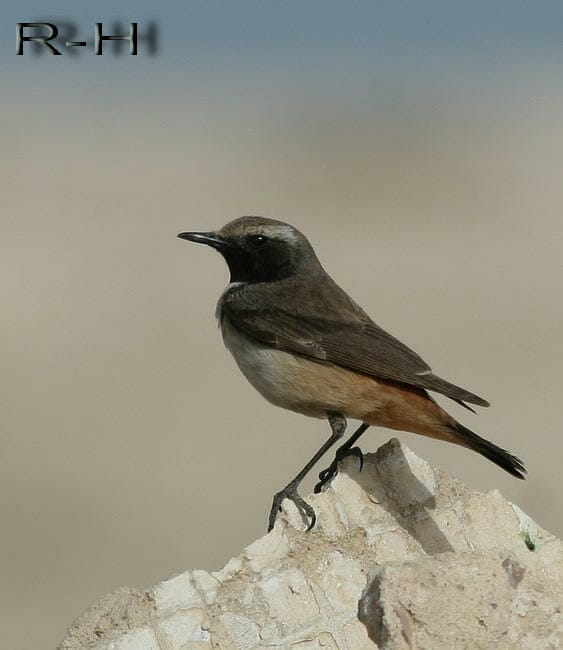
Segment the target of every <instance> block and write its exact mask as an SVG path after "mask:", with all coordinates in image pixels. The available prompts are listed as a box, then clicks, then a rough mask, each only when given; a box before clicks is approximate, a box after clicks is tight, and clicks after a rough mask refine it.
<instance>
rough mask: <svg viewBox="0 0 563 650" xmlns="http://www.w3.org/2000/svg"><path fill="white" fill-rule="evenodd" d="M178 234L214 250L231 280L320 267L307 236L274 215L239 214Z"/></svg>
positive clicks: (253, 279)
mask: <svg viewBox="0 0 563 650" xmlns="http://www.w3.org/2000/svg"><path fill="white" fill-rule="evenodd" d="M178 237H180V238H181V239H187V240H189V241H193V242H197V243H200V244H207V245H208V246H211V247H212V248H215V249H216V250H218V251H219V252H220V253H221V255H222V256H223V257H224V258H225V260H226V262H227V264H228V266H229V270H230V272H231V282H274V281H276V280H281V279H283V278H287V277H290V276H292V275H295V274H297V273H309V272H312V271H313V270H315V269H317V268H319V267H320V264H319V262H318V260H317V257H316V255H315V252H314V251H313V248H312V246H311V244H310V243H309V241H308V240H307V238H306V237H305V236H304V235H303V234H301V233H300V232H299V230H297V229H296V228H294V227H293V226H290V225H289V224H287V223H284V222H283V221H276V220H275V219H266V218H265V217H240V218H239V219H235V220H234V221H230V222H229V223H228V224H226V225H225V226H223V227H222V228H221V229H220V230H217V231H214V232H182V233H180V234H179V235H178Z"/></svg>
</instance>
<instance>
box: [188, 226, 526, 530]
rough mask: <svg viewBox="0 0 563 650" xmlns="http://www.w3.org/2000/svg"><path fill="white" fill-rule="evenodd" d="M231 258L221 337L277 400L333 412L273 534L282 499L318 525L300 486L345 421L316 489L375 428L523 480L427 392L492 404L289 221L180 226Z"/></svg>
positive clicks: (220, 308) (303, 409)
mask: <svg viewBox="0 0 563 650" xmlns="http://www.w3.org/2000/svg"><path fill="white" fill-rule="evenodd" d="M178 237H181V238H182V239H188V240H190V241H193V242H198V243H201V244H207V245H208V246H211V247H212V248H215V249H216V250H218V251H219V252H220V253H221V255H223V257H224V258H225V260H226V262H227V264H228V266H229V270H230V274H231V278H230V284H229V285H228V286H227V288H226V289H225V291H224V292H223V294H222V295H221V298H220V299H219V303H218V304H217V312H216V313H217V318H218V320H219V324H220V327H221V332H222V334H223V341H224V342H225V345H226V346H227V348H228V349H229V350H230V351H231V353H232V355H233V357H234V358H235V361H236V363H237V365H238V367H239V368H240V369H241V371H242V373H243V374H244V376H245V377H246V378H247V379H248V381H249V382H250V383H251V384H252V385H253V386H254V388H256V390H257V391H258V392H259V393H261V395H263V396H264V397H265V398H266V399H267V400H268V401H269V402H271V403H272V404H275V405H276V406H281V407H283V408H286V409H289V410H291V411H296V412H297V413H302V414H303V415H308V416H311V417H316V418H326V419H327V420H328V421H329V423H330V427H331V431H332V433H331V436H330V438H329V439H328V440H327V441H326V442H325V444H324V445H323V446H322V447H321V448H320V449H319V450H318V452H317V453H316V454H315V455H314V456H313V458H311V460H310V461H309V462H308V463H307V464H306V465H305V467H304V468H303V469H302V470H301V471H300V472H299V473H298V474H297V476H296V477H295V478H294V479H293V480H292V481H290V482H289V483H288V485H286V487H285V488H284V489H283V490H281V491H280V492H278V493H277V494H276V495H275V496H274V500H273V504H272V509H271V511H270V517H269V525H268V530H271V529H272V528H273V526H274V523H275V520H276V516H277V513H278V512H279V509H280V507H281V504H282V501H283V499H284V498H288V499H291V500H292V501H293V502H294V503H295V505H296V506H297V508H298V509H299V511H300V512H301V513H302V515H304V516H306V517H307V518H308V520H309V528H312V526H313V525H314V523H315V511H314V510H313V508H312V506H311V505H310V504H309V503H307V502H306V501H305V500H304V499H303V498H302V497H301V496H300V495H299V494H298V492H297V488H298V486H299V484H300V483H301V481H302V480H303V478H304V476H305V475H306V474H307V472H308V471H309V470H310V469H311V468H312V467H313V465H314V464H315V463H316V462H317V461H318V460H319V459H320V458H321V456H323V455H324V454H325V453H326V452H327V451H328V449H330V447H332V446H333V445H334V444H335V443H336V442H337V441H338V440H340V438H342V436H343V435H344V432H345V430H346V418H353V419H355V420H360V421H361V422H362V424H361V426H360V427H359V428H358V429H357V431H356V432H355V433H354V434H353V435H352V436H351V437H350V438H349V439H348V440H347V441H346V442H345V443H344V444H343V445H342V446H341V447H340V448H339V449H338V451H337V452H336V457H335V459H334V461H333V462H332V464H331V465H330V466H329V467H328V468H327V469H326V470H324V471H323V472H321V473H320V474H319V478H320V479H321V480H320V481H319V483H317V485H316V486H315V492H318V491H319V490H320V489H321V487H322V486H323V485H324V484H325V483H327V482H328V481H329V480H330V479H331V478H332V477H333V476H334V475H335V474H336V471H337V462H338V460H340V459H341V458H343V457H344V456H346V455H347V454H351V453H352V454H356V455H358V456H359V457H360V461H361V458H362V456H361V451H360V450H359V449H358V448H356V447H353V445H354V443H355V442H356V441H357V440H358V438H359V437H360V436H361V435H362V433H363V432H364V431H365V430H366V429H367V428H368V426H369V425H375V426H380V427H387V428H389V429H398V430H400V431H412V432H414V433H419V434H421V435H423V436H429V437H431V438H438V439H439V440H445V441H447V442H453V443H455V444H457V445H461V446H463V447H468V448H470V449H473V450H475V451H477V452H478V453H480V454H482V455H483V456H485V457H486V458H488V459H489V460H491V461H493V463H496V464H497V465H499V466H500V467H502V468H503V469H505V470H506V471H507V472H509V473H510V474H512V475H513V476H516V477H517V478H524V473H525V472H526V470H525V468H524V465H523V464H522V461H521V460H519V459H518V458H516V456H513V455H512V454H510V453H508V452H507V451H505V450H504V449H501V448H500V447H497V446H496V445H495V444H493V443H492V442H489V441H488V440H485V439H484V438H481V437H480V436H478V435H477V434H476V433H473V432H472V431H470V430H469V429H467V428H466V427H464V426H463V425H462V424H460V423H459V422H457V421H456V420H454V418H453V417H452V416H450V415H448V413H446V412H445V411H444V410H443V409H442V408H441V407H440V406H439V405H438V404H437V403H436V402H435V401H434V400H433V399H432V397H431V396H430V395H429V394H428V392H427V391H429V390H430V391H435V392H437V393H441V394H442V395H446V396H447V397H449V398H451V399H452V400H454V401H455V402H457V403H458V404H461V405H462V406H465V407H466V408H468V409H469V410H472V409H471V408H470V407H469V406H467V404H466V402H468V403H469V404H477V405H478V406H489V403H488V402H487V401H486V400H484V399H483V398H482V397H478V396H477V395H474V394H473V393H470V392H469V391H467V390H464V389H463V388H460V387H459V386H455V385H454V384H451V383H450V382H448V381H445V380H444V379H441V378H440V377H438V376H436V375H435V374H434V373H433V372H432V370H431V369H430V366H428V365H427V364H426V363H425V362H424V361H423V360H422V359H421V358H420V357H419V356H418V355H417V354H416V353H415V352H413V351H412V350H410V349H409V348H408V347H407V346H406V345H404V344H403V343H401V342H400V341H398V340H397V339H396V338H394V337H393V336H391V335H390V334H387V332H385V331H384V330H382V329H381V328H380V327H379V326H378V325H376V324H375V323H374V322H373V321H372V320H371V318H370V317H369V316H368V315H367V314H366V313H365V312H364V311H363V309H362V308H361V307H359V306H358V305H357V304H356V303H355V302H354V301H353V300H352V299H351V298H350V297H349V296H348V294H347V293H346V292H345V291H343V290H342V289H341V288H340V287H339V286H338V285H337V284H336V283H335V282H334V281H333V280H332V278H331V277H330V276H329V275H328V274H327V273H326V271H325V270H324V269H323V267H322V266H321V263H320V262H319V260H318V259H317V256H316V255H315V251H314V250H313V248H312V246H311V244H310V243H309V241H308V240H307V238H306V237H305V236H304V235H302V234H301V233H300V232H299V231H298V230H297V229H296V228H293V226H290V225H289V224H287V223H283V222H282V221H275V220H273V219H265V218H263V217H242V218H240V219H235V220H234V221H231V222H230V223H228V224H227V225H226V226H224V227H223V228H221V229H220V230H218V231H216V232H183V233H180V234H179V235H178Z"/></svg>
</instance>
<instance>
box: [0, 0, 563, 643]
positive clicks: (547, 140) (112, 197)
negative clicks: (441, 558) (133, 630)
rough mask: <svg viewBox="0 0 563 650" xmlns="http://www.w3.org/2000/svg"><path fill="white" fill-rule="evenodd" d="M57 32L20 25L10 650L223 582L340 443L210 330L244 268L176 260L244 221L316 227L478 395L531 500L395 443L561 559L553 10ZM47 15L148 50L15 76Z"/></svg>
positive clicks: (9, 43) (199, 253)
mask: <svg viewBox="0 0 563 650" xmlns="http://www.w3.org/2000/svg"><path fill="white" fill-rule="evenodd" d="M53 8H54V9H56V13H55V14H46V13H45V7H44V6H43V4H42V3H40V2H38V1H36V2H28V1H23V2H18V3H16V2H15V0H7V1H6V2H4V3H3V5H2V9H1V12H2V21H1V28H0V46H1V53H2V56H1V57H0V66H1V74H2V82H3V83H2V86H3V92H2V95H3V97H2V109H1V110H2V120H1V122H0V137H1V143H2V154H3V155H2V157H1V160H0V165H1V177H2V181H1V187H2V210H1V217H0V219H1V235H2V236H1V238H0V292H1V302H2V319H1V323H0V332H1V338H0V346H1V359H2V368H3V372H2V374H1V375H0V382H1V385H0V395H1V398H0V399H1V402H2V425H1V428H2V433H1V445H2V459H1V461H0V514H1V521H2V536H1V553H0V573H1V575H2V594H1V598H2V601H3V602H2V603H1V607H0V611H1V612H2V614H1V615H0V616H1V617H2V619H3V620H2V621H1V627H2V640H3V645H4V646H5V647H7V648H8V647H9V648H11V650H20V649H21V650H24V649H25V650H28V649H30V648H48V647H49V648H52V647H54V646H55V645H56V643H57V642H58V641H59V640H60V639H61V638H62V636H63V635H64V632H65V629H66V627H67V625H68V624H69V623H70V622H71V621H72V619H73V618H74V617H75V616H77V615H78V614H80V613H81V612H82V611H83V610H84V609H85V608H86V607H88V606H89V605H90V604H92V603H93V601H94V600H95V599H97V598H98V597H100V596H102V595H103V594H105V593H106V592H108V591H110V590H112V589H115V588H117V587H118V586H120V585H124V584H127V585H135V586H140V587H141V586H146V585H150V584H152V583H155V582H157V581H159V580H161V579H164V578H165V577H167V576H169V575H171V574H174V573H177V572H181V571H183V570H185V569H187V568H189V567H197V568H204V569H210V570H211V569H218V568H220V567H221V566H222V565H223V564H224V563H225V562H226V560H228V559H229V558H230V557H231V556H233V555H236V554H238V553H239V551H240V549H241V548H242V547H243V546H244V545H246V544H248V543H249V542H251V541H252V540H254V539H255V538H257V537H258V536H260V535H262V534H263V533H264V532H265V529H266V519H267V514H268V511H269V508H270V504H271V498H272V495H273V493H274V492H276V491H277V490H279V489H280V488H281V487H282V486H283V485H285V483H286V482H287V480H288V479H289V478H291V477H292V476H293V475H294V474H295V472H296V470H298V469H299V468H301V466H302V465H303V464H304V461H305V460H306V459H308V458H309V457H310V456H311V455H312V453H313V452H314V451H315V450H316V449H317V448H318V447H319V446H320V444H321V443H322V442H323V441H324V440H325V438H326V436H327V427H326V424H325V423H323V422H321V421H317V420H312V419H307V418H304V417H301V416H297V415H294V414H292V413H289V412H285V411H282V410H279V409H276V408H275V407H273V406H271V405H269V404H267V403H266V402H264V401H263V400H262V398H261V397H260V396H259V395H258V394H257V393H256V392H255V391H254V390H253V389H252V388H251V387H250V386H249V385H247V383H246V381H245V380H244V378H243V377H242V375H241V374H240V373H239V371H238V369H237V368H236V366H235V364H234V362H233V360H232V359H231V358H230V357H229V354H228V353H227V352H226V351H225V349H224V348H223V344H222V342H221V338H220V335H219V332H218V330H217V326H216V323H215V319H214V315H213V313H214V309H215V303H216V301H217V298H218V296H219V294H220V293H221V291H222V290H223V287H224V285H225V284H226V282H227V281H228V274H227V270H226V267H225V264H224V263H223V261H222V260H221V259H220V257H219V256H217V255H215V254H212V253H211V252H210V251H209V250H208V249H205V248H204V247H197V246H191V245H188V244H187V243H186V242H184V241H181V240H178V239H176V234H177V233H178V232H180V231H183V230H192V229H193V230H198V229H212V228H216V227H219V226H221V225H222V224H223V223H225V222H226V221H228V220H230V219H233V218H235V217H238V216H240V215H242V214H260V215H265V216H271V217H275V218H280V219H283V220H287V221H289V222H290V223H292V224H294V225H296V226H297V227H298V228H299V229H301V230H302V231H303V232H304V233H305V234H306V235H308V236H309V238H310V239H311V240H312V242H313V243H314V245H315V247H316V249H317V252H318V254H319V257H320V258H321V260H322V262H323V263H324V265H325V267H326V268H327V270H328V271H329V272H330V273H331V275H332V276H333V277H334V278H335V280H336V281H337V282H339V283H340V284H341V286H342V287H343V288H345V289H346V290H347V291H348V292H349V293H350V294H351V295H352V296H353V297H354V298H355V299H356V300H357V301H358V302H359V303H360V304H361V305H362V306H363V307H364V308H365V309H366V311H368V312H369V313H370V314H371V315H372V316H373V318H374V320H376V322H378V323H379V324H380V325H382V326H383V327H385V328H386V329H388V330H389V331H390V332H392V333H393V334H395V335H396V336H398V337H399V338H401V339H402V340H403V341H404V342H405V343H407V344H408V345H409V346H411V347H413V348H414V349H415V350H416V351H418V352H419V353H420V354H421V355H422V356H423V357H424V358H425V359H426V360H427V361H428V362H429V363H430V364H431V365H432V367H433V369H434V370H435V371H436V372H437V373H438V374H440V375H442V376H444V377H446V378H448V379H450V380H451V381H454V382H456V383H459V384H461V385H462V386H464V387H467V388H468V389H470V390H473V391H475V392H477V393H478V394H480V395H483V396H485V397H486V398H488V399H489V400H490V401H491V403H492V407H491V408H490V409H486V410H481V411H480V412H479V414H478V415H477V416H474V415H472V414H470V413H467V412H461V409H459V408H457V407H456V405H454V404H448V408H449V410H450V412H452V413H454V414H455V415H457V416H459V418H460V419H461V421H462V422H463V423H465V424H466V425H467V426H470V427H471V428H472V429H474V430H476V431H477V432H479V433H481V434H482V435H485V436H486V437H488V438H490V439H492V440H493V441H494V442H496V443H497V444H499V445H501V446H503V447H507V448H508V449H510V450H511V451H512V452H514V453H516V454H517V455H518V456H520V457H521V458H523V459H524V460H525V461H526V464H527V467H528V470H529V479H528V480H527V481H525V482H520V481H516V480H514V479H513V478H511V477H510V476H508V475H507V474H505V473H504V472H502V471H501V470H499V469H498V468H497V467H495V466H494V465H492V464H491V463H489V462H487V461H486V460H485V459H483V458H481V457H480V456H478V455H477V454H474V453H471V452H470V451H467V450H464V449H461V448H457V447H454V446H448V445H445V444H443V443H440V442H436V441H433V440H429V439H426V438H419V437H417V436H414V435H411V434H399V436H398V437H400V439H401V440H402V441H403V442H404V443H406V444H407V445H409V446H410V447H411V448H412V449H414V450H415V451H416V453H417V454H419V455H421V456H422V457H424V458H425V459H427V460H428V461H429V462H430V463H432V464H433V465H437V466H439V467H441V468H443V469H444V470H446V471H448V472H449V473H451V474H453V475H454V476H457V477H458V478H459V479H461V480H462V481H464V482H466V483H467V484H469V485H470V486H472V487H473V488H475V489H478V490H490V489H494V488H498V489H500V490H501V492H502V494H503V495H504V496H505V497H507V498H508V499H510V500H512V501H514V502H516V503H518V504H519V505H520V506H521V507H522V508H523V509H524V510H526V511H527V512H528V513H529V514H530V515H531V516H532V517H534V518H535V519H536V520H537V521H538V522H539V524H540V525H542V526H544V527H546V528H547V529H548V530H550V531H551V532H553V533H556V534H559V535H561V534H562V533H563V522H562V518H561V488H562V487H563V479H562V475H561V467H560V466H561V458H562V452H563V437H562V435H561V428H562V426H561V394H562V389H563V381H562V376H561V367H562V356H563V355H562V352H563V343H562V329H563V304H562V300H561V283H562V271H563V264H562V261H561V251H562V249H563V225H562V223H563V222H562V209H563V190H562V183H561V173H562V169H563V122H562V117H561V116H562V115H563V5H562V4H561V3H560V2H555V1H553V2H548V1H540V2H538V3H533V4H530V3H526V2H523V1H514V0H510V1H509V0H504V1H503V0H498V1H495V2H491V1H490V0H487V1H485V0H477V1H475V0H474V1H472V2H451V0H448V1H447V2H446V1H445V0H444V1H441V2H440V1H437V0H430V1H428V2H425V3H419V2H414V1H412V0H411V1H398V0H393V2H391V0H384V1H382V2H373V1H371V0H369V1H368V0H354V1H352V2H350V1H347V2H344V0H342V1H340V2H336V1H334V0H322V1H321V0H309V1H308V2H306V3H304V2H298V1H297V0H286V1H285V2H274V1H266V2H264V0H260V1H258V0H255V1H252V2H251V1H246V0H243V1H240V2H237V3H233V2H216V1H214V0H192V1H190V2H175V3H169V4H167V5H166V7H164V6H163V8H162V9H159V10H158V11H157V10H155V9H154V5H153V4H152V3H148V2H146V1H145V0H143V1H141V2H135V3H133V2H126V3H122V4H121V7H120V8H119V12H117V10H116V8H115V3H110V2H108V1H106V0H104V1H102V2H98V3H96V4H95V9H94V8H92V6H91V5H87V3H85V2H83V3H76V2H70V0H64V1H59V2H57V3H56V4H55V5H53V7H51V9H53ZM38 19H50V20H51V21H52V22H57V21H65V20H66V21H74V22H76V24H77V27H78V28H79V34H78V36H79V37H80V36H83V37H87V38H88V39H89V40H91V38H92V34H93V29H94V22H96V21H103V22H104V25H105V24H106V23H107V24H108V25H109V26H110V27H111V22H112V21H114V20H119V21H122V24H126V23H128V22H130V21H133V20H137V21H138V22H139V33H140V35H142V34H143V29H144V26H145V25H146V24H148V22H149V21H151V20H153V21H155V25H156V26H157V36H158V38H157V47H156V52H155V53H154V54H153V55H152V56H150V55H149V54H148V52H146V51H144V49H143V42H142V41H141V42H140V44H139V55H138V56H137V57H131V56H127V55H125V54H124V55H122V56H112V55H111V53H110V51H111V46H109V45H108V46H105V48H106V47H107V49H105V51H106V54H105V55H104V56H102V57H96V56H94V54H93V52H92V50H91V49H88V50H87V51H80V52H78V53H77V54H75V55H71V54H68V53H65V55H63V56H59V57H52V56H48V55H47V56H32V55H31V53H28V52H27V51H26V54H25V55H24V56H16V55H15V38H14V30H15V23H16V22H17V21H31V20H38ZM442 403H445V402H443V401H442ZM352 424H353V423H352ZM392 435H397V434H395V433H392V432H390V431H385V430H381V429H379V430H377V429H370V431H369V432H368V433H367V434H366V435H365V436H364V438H363V442H362V447H363V449H364V451H373V450H375V449H376V448H377V447H378V446H379V445H380V444H382V443H383V442H385V441H386V440H387V439H389V438H390V437H391V436H392ZM329 460H330V459H329V458H327V461H329ZM325 464H326V463H324V464H322V463H321V465H320V466H319V467H318V468H317V472H318V471H319V470H320V469H322V467H324V465H325ZM312 481H313V478H311V479H310V480H309V482H308V483H306V484H305V485H304V486H303V493H306V491H307V490H308V489H310V488H311V485H312ZM30 621H31V623H30Z"/></svg>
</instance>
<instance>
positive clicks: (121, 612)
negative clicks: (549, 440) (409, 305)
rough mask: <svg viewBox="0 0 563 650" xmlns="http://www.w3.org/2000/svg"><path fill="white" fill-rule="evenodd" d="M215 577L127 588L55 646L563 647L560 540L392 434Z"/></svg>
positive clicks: (175, 649) (161, 649) (186, 576)
mask: <svg viewBox="0 0 563 650" xmlns="http://www.w3.org/2000/svg"><path fill="white" fill-rule="evenodd" d="M339 469H340V472H339V474H338V475H337V476H336V477H335V479H334V480H333V481H332V484H331V485H330V487H328V488H327V489H326V490H325V491H324V492H323V493H321V494H318V495H310V496H309V497H307V499H308V501H309V502H310V503H311V505H312V506H313V507H314V508H315V510H316V513H317V517H318V519H317V525H316V527H315V528H314V529H313V530H312V531H309V532H306V531H305V522H303V521H302V519H301V517H300V515H299V513H298V512H297V510H296V508H295V507H294V505H293V504H291V503H288V502H287V501H286V502H285V504H284V511H283V512H282V513H281V514H280V516H279V518H278V521H277V523H276V526H275V528H274V530H273V531H272V532H271V533H269V534H268V535H265V536H264V537H262V538H261V539H259V540H257V541H255V542H254V543H252V544H251V545H250V546H248V547H247V548H246V549H244V550H243V551H242V553H241V554H240V555H239V556H238V557H235V558H233V559H232V560H230V561H229V562H228V563H227V565H226V566H225V567H224V568H223V569H221V570H220V571H216V572H213V573H208V572H206V571H199V570H195V571H187V572H186V573H183V574H181V575H179V576H175V577H173V578H170V579H168V580H166V581H164V582H161V583H160V584H158V585H156V586H155V587H153V588H152V589H150V590H147V591H146V592H140V591H138V590H134V589H127V588H123V589H121V590H118V591H117V592H115V593H114V594H110V595H109V596H106V597H105V598H104V599H102V600H101V601H100V602H99V603H98V604H96V605H94V607H92V608H91V609H90V610H88V612H86V613H85V614H84V615H83V616H81V617H80V618H79V619H77V621H76V622H75V623H73V624H72V625H71V627H70V628H69V630H68V632H67V636H66V638H65V639H64V641H63V642H62V644H61V645H60V650H78V649H80V650H86V649H89V650H132V649H135V650H157V649H158V650H189V649H192V648H193V649H194V650H196V649H198V648H201V649H203V648H227V649H230V648H233V649H239V648H240V649H248V650H258V649H265V648H288V649H289V648H291V649H300V650H309V649H317V648H318V649H320V648H324V649H327V648H336V649H349V650H373V649H374V648H382V649H383V648H385V649H398V650H399V649H403V648H405V649H406V648H428V649H432V650H441V649H442V648H443V649H444V650H445V649H446V648H447V649H448V650H449V649H451V648H490V647H496V648H497V650H502V649H504V648H507V649H508V648H529V649H530V650H531V649H536V648H559V647H563V621H562V619H561V609H562V605H563V545H562V544H561V542H560V541H559V540H557V539H556V538H555V537H553V536H552V535H550V534H549V533H547V532H546V531H544V530H542V529H541V528H540V527H539V526H537V524H535V523H534V522H533V521H532V520H531V519H530V518H529V517H528V516H527V515H526V514H525V513H523V512H522V511H521V510H520V509H519V508H518V507H517V506H514V505H513V504H511V503H509V502H507V501H505V500H504V499H503V498H502V496H501V495H500V494H499V493H498V492H497V491H493V492H489V493H486V494H481V493H478V492H475V491H473V490H471V489H469V488H467V487H466V486H464V485H462V484H461V483H459V482H458V481H456V480H455V479H453V478H451V477H449V476H447V475H446V474H444V473H443V472H441V471H439V470H435V469H433V468H431V467H430V466H429V465H428V464H427V463H426V462H425V461H423V460H421V459H420V458H418V457H417V456H416V455H415V454H414V453H413V452H411V451H410V450H409V449H407V448H406V447H403V446H401V445H400V443H399V442H398V441H397V440H396V439H393V440H391V441H389V442H388V443H387V444H386V445H384V446H383V447H381V448H380V449H379V450H378V451H377V452H376V453H375V454H370V455H368V456H366V458H365V463H364V467H363V470H362V471H361V472H360V471H358V463H357V461H356V460H355V459H353V458H349V459H346V460H345V461H343V462H342V463H341V466H340V468H339Z"/></svg>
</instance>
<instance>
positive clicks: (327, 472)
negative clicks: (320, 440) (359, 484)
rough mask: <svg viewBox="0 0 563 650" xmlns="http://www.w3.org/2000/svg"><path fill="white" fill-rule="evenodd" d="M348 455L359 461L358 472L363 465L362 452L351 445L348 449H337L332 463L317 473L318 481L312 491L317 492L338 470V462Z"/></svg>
mask: <svg viewBox="0 0 563 650" xmlns="http://www.w3.org/2000/svg"><path fill="white" fill-rule="evenodd" d="M348 456H354V457H355V458H357V459H358V460H359V462H360V472H361V471H362V469H363V467H364V454H363V453H362V450H361V449H360V448H359V447H351V448H350V449H339V450H338V451H337V452H336V454H335V457H334V460H333V461H332V463H331V464H330V465H329V466H328V467H327V468H326V469H323V470H322V471H321V472H320V473H319V479H320V480H319V482H318V483H317V484H316V485H315V487H314V489H313V491H314V493H315V494H318V493H319V492H320V491H321V490H322V488H323V487H324V486H325V485H326V484H327V483H328V482H329V481H331V480H332V479H333V478H334V477H335V476H336V474H337V472H338V463H339V462H340V461H341V460H343V459H344V458H347V457H348Z"/></svg>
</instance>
